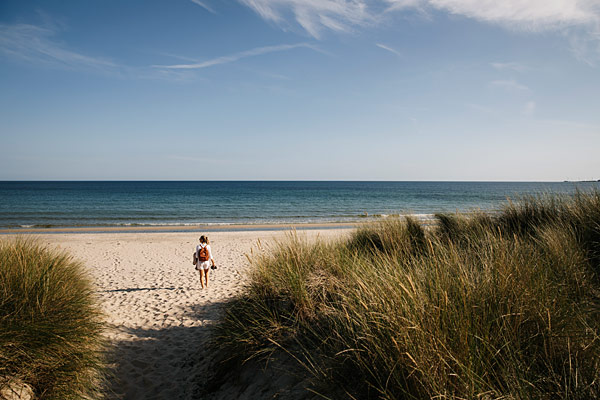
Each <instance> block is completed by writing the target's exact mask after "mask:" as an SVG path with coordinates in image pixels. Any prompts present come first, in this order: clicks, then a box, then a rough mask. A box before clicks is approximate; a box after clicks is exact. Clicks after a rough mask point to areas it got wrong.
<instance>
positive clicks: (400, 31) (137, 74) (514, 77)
mask: <svg viewBox="0 0 600 400" xmlns="http://www.w3.org/2000/svg"><path fill="white" fill-rule="evenodd" d="M599 94H600V0H579V1H575V0H553V1H548V0H529V1H526V0H519V1H517V0H505V1H502V2H499V1H492V0H169V1H167V0H161V1H149V0H144V1H134V0H128V1H121V0H104V1H99V0H98V1H94V0H90V1H80V0H77V1H67V0H64V1H54V2H49V1H23V0H20V1H11V0H4V1H2V2H1V3H0V180H21V179H23V180H29V179H34V180H37V179H40V180H46V179H58V180H62V179H67V180H69V179H75V180H82V179H83V180H86V179H91V180H95V179H107V180H113V179H126V180H127V179H142V180H145V179H150V180H163V179H182V180H188V179H190V180H196V179H199V180H204V179H219V180H220V179H224V180H229V179H278V180H279V179H281V180H297V179H308V180H563V179H569V180H580V179H599V178H600V157H599V156H598V154H599V150H600V95H599Z"/></svg>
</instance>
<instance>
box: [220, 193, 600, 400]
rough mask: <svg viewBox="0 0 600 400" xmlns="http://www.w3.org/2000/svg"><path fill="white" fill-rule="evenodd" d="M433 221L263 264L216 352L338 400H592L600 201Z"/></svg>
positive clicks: (599, 300) (387, 224)
mask: <svg viewBox="0 0 600 400" xmlns="http://www.w3.org/2000/svg"><path fill="white" fill-rule="evenodd" d="M437 219H438V221H439V223H438V225H437V226H436V227H433V228H431V229H427V230H424V229H423V228H422V227H421V226H420V225H419V224H418V222H416V221H415V220H412V219H406V220H400V219H394V220H386V221H382V222H378V223H376V224H374V225H369V226H367V227H363V228H360V229H358V230H357V231H356V232H355V233H354V234H353V235H352V236H351V237H350V238H349V239H347V240H344V241H340V242H337V243H324V242H322V241H317V242H307V241H305V240H302V239H301V238H299V237H298V236H297V235H292V236H290V238H288V240H287V241H286V242H284V243H280V244H279V245H278V247H277V248H276V249H274V250H272V251H268V252H261V253H259V254H258V255H256V256H255V257H253V258H252V259H251V260H252V263H253V269H252V276H251V284H250V285H249V287H248V289H247V291H246V293H245V295H244V296H243V297H242V298H240V299H238V300H237V301H236V302H234V303H232V305H231V307H229V309H228V311H227V313H226V316H225V318H224V320H223V322H222V323H221V325H220V328H219V338H218V342H219V343H220V346H221V348H222V349H223V350H224V351H225V352H227V353H228V354H230V355H231V357H241V358H242V359H249V358H261V357H268V355H269V354H271V353H273V352H278V351H283V352H285V353H286V354H289V355H292V357H293V358H294V359H295V360H297V361H298V362H299V363H300V365H303V366H304V367H306V371H307V374H309V375H310V376H311V377H312V379H313V381H314V382H315V385H316V386H315V387H316V388H317V390H320V391H323V393H324V394H329V395H330V396H333V397H340V398H346V397H355V398H366V399H369V398H373V399H375V398H383V399H405V398H409V399H410V398H414V399H422V398H440V399H464V398H467V399H477V398H487V399H506V398H510V399H531V398H558V399H589V398H598V397H599V396H600V379H598V377H599V376H600V340H599V339H600V336H599V333H600V291H599V289H600V284H599V282H600V281H599V280H598V272H599V271H600V265H599V261H600V257H599V255H600V240H599V238H600V193H598V192H592V193H577V194H576V195H575V196H573V197H556V196H544V197H536V198H526V199H522V200H521V201H519V202H516V203H509V204H508V205H507V206H506V207H505V209H504V210H503V211H502V212H501V213H498V214H495V215H490V214H475V215H472V216H464V215H460V214H457V215H438V216H437ZM327 388H342V392H339V391H337V392H335V391H334V392H328V390H327ZM332 393H333V394H332ZM336 393H337V394H336ZM340 393H342V395H340Z"/></svg>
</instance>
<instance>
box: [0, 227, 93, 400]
mask: <svg viewBox="0 0 600 400" xmlns="http://www.w3.org/2000/svg"><path fill="white" fill-rule="evenodd" d="M101 321H102V320H101V315H100V312H99V310H98V308H97V306H96V302H95V299H94V296H93V291H92V289H91V284H90V282H89V280H88V278H87V276H85V274H84V272H83V267H82V265H81V264H80V263H79V262H77V261H75V260H73V259H72V258H71V257H70V256H69V255H68V254H67V253H65V252H60V251H56V250H50V249H48V248H45V247H43V246H42V245H40V244H39V243H38V242H37V241H35V240H32V239H23V238H20V239H16V240H0V377H1V378H5V379H6V378H11V379H18V380H20V381H21V382H23V383H26V384H28V385H30V386H31V387H32V388H33V390H34V393H35V396H36V398H39V399H79V398H94V397H97V396H99V390H100V386H101V381H102V370H103V358H102V354H103V340H102V339H101V335H100V333H101V330H102V323H101Z"/></svg>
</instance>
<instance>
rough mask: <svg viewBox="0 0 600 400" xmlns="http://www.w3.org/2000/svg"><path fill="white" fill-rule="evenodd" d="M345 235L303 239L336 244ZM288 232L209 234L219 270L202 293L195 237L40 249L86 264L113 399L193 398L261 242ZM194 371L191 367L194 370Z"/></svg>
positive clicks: (99, 240) (97, 237)
mask: <svg viewBox="0 0 600 400" xmlns="http://www.w3.org/2000/svg"><path fill="white" fill-rule="evenodd" d="M344 231H346V230H340V229H325V230H310V231H304V232H300V235H306V236H308V237H310V238H314V237H317V236H320V237H324V238H329V237H334V236H337V235H339V234H341V233H342V232H344ZM285 235H286V232H283V231H244V232H215V233H211V234H210V239H211V245H212V248H213V255H214V258H215V260H216V262H217V264H218V265H219V268H218V269H217V270H216V271H214V272H211V275H210V281H209V287H208V288H207V289H201V288H200V284H199V277H198V274H197V272H196V271H195V270H194V266H193V265H192V263H191V256H192V252H193V250H194V248H195V245H196V243H197V241H198V236H199V235H198V234H196V233H164V232H161V233H105V234H52V235H39V237H40V239H41V240H42V242H43V243H46V244H48V245H51V246H58V247H60V248H63V249H66V250H68V251H69V252H70V253H71V254H73V256H74V257H76V258H77V259H79V260H81V261H83V263H84V264H85V266H86V267H87V268H88V269H89V272H90V274H91V276H92V278H93V280H94V282H95V285H96V288H97V294H98V297H99V300H100V303H101V305H102V309H103V311H104V312H105V314H106V321H107V324H108V329H107V331H106V336H107V338H108V339H109V340H110V342H111V344H112V345H113V350H114V351H113V360H112V365H111V367H112V371H113V373H114V378H113V379H111V382H110V393H109V395H108V396H107V397H108V398H122V399H194V398H198V395H197V393H195V391H196V390H197V387H198V380H199V379H201V378H202V377H201V376H199V374H200V375H201V373H202V371H203V370H205V369H206V368H207V367H208V365H205V364H206V362H204V360H209V359H210V357H209V356H210V351H211V349H206V348H203V344H204V343H206V341H207V339H208V337H209V336H210V334H211V329H212V326H213V325H214V323H215V322H216V321H217V320H218V318H219V316H220V313H221V312H222V310H223V306H224V304H225V303H226V302H227V300H229V299H231V298H232V297H233V296H235V295H236V294H238V293H239V292H240V291H241V290H242V288H243V284H244V281H245V272H246V271H247V269H248V266H249V263H248V260H247V258H246V254H249V253H250V251H251V249H252V248H253V247H256V245H257V241H258V240H259V239H260V241H261V243H263V245H266V246H269V243H273V242H274V239H275V240H276V239H283V238H284V237H285ZM192 365H195V366H194V368H191V366H192Z"/></svg>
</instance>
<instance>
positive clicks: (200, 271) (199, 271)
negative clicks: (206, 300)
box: [198, 268, 204, 289]
mask: <svg viewBox="0 0 600 400" xmlns="http://www.w3.org/2000/svg"><path fill="white" fill-rule="evenodd" d="M198 273H199V274H200V288H201V289H204V285H203V284H202V268H200V269H199V270H198Z"/></svg>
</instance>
